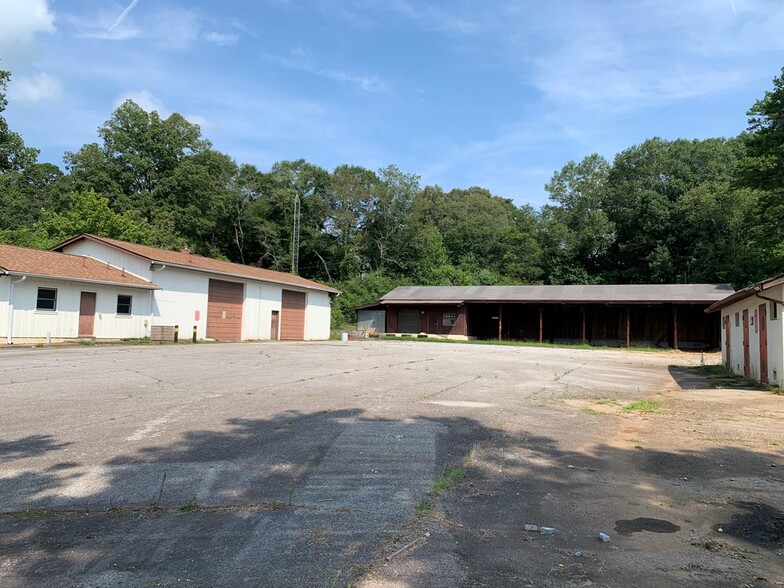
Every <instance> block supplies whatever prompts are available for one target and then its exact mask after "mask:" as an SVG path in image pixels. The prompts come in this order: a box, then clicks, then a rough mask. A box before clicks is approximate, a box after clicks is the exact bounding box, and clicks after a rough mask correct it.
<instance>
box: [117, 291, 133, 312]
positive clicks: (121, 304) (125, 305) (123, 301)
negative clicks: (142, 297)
mask: <svg viewBox="0 0 784 588" xmlns="http://www.w3.org/2000/svg"><path fill="white" fill-rule="evenodd" d="M132 301H133V297H131V296H128V295H126V294H118V295H117V314H131V302H132Z"/></svg>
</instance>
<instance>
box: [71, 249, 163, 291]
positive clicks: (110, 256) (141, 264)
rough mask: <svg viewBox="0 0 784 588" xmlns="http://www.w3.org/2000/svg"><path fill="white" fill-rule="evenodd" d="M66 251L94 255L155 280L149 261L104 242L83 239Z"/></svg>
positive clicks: (131, 272)
mask: <svg viewBox="0 0 784 588" xmlns="http://www.w3.org/2000/svg"><path fill="white" fill-rule="evenodd" d="M64 251H65V252H66V253H71V254H73V255H86V256H88V257H94V258H95V259H100V260H101V261H105V262H107V263H110V264H112V265H113V266H114V267H119V268H123V269H125V271H126V272H128V273H130V274H134V275H136V276H139V277H140V278H144V279H145V280H150V281H151V282H154V281H155V280H153V279H152V276H153V274H152V272H150V262H149V261H147V260H145V259H141V258H140V257H137V256H135V255H131V254H130V253H126V252H124V251H120V250H118V249H115V248H114V247H109V246H108V245H104V244H103V243H96V242H95V241H89V240H87V239H85V240H83V241H77V242H76V243H74V244H73V245H69V246H68V247H66V248H65V249H64Z"/></svg>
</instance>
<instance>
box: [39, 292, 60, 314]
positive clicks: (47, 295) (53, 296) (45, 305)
mask: <svg viewBox="0 0 784 588" xmlns="http://www.w3.org/2000/svg"><path fill="white" fill-rule="evenodd" d="M35 309H36V310H50V311H55V310H57V289H56V288H38V299H37V300H36V302H35Z"/></svg>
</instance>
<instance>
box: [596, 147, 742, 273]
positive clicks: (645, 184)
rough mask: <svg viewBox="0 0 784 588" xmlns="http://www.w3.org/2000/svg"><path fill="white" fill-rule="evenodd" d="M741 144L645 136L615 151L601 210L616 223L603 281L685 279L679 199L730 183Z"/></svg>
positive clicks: (688, 245) (686, 248)
mask: <svg viewBox="0 0 784 588" xmlns="http://www.w3.org/2000/svg"><path fill="white" fill-rule="evenodd" d="M742 149H743V146H742V144H740V142H738V141H737V140H725V139H706V140H694V141H686V140H683V139H678V140H676V141H665V140H663V139H659V138H653V139H649V140H647V141H645V142H643V143H642V144H640V145H636V146H634V147H631V148H629V149H626V150H624V151H622V152H621V153H619V154H618V155H617V156H616V157H615V160H614V162H613V165H612V168H611V170H610V172H609V174H608V176H607V188H606V200H605V205H604V207H603V210H604V211H605V213H606V215H607V218H608V219H609V221H610V222H611V223H613V225H614V227H615V240H614V242H613V244H612V253H611V258H612V259H611V260H610V262H609V263H608V264H607V269H606V270H605V271H604V272H603V273H602V275H603V281H605V282H610V283H612V282H616V283H648V282H654V283H656V282H689V281H692V279H693V278H692V276H693V272H692V271H691V269H690V265H689V264H690V261H689V259H690V255H689V250H690V249H691V246H692V244H691V243H690V242H688V241H687V240H686V239H685V237H684V235H685V234H686V231H685V230H684V229H685V227H684V226H683V219H682V217H681V216H679V214H678V202H679V200H680V198H682V197H683V196H684V194H686V193H688V192H689V191H690V190H693V189H695V188H697V187H698V186H700V185H702V184H704V183H714V184H720V183H723V182H727V181H730V180H731V179H732V178H733V177H734V174H735V173H736V171H737V167H738V161H739V159H740V156H741V154H742Z"/></svg>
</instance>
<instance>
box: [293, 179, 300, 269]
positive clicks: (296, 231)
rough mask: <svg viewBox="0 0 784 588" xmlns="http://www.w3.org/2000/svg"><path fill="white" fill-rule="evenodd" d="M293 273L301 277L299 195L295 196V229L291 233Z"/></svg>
mask: <svg viewBox="0 0 784 588" xmlns="http://www.w3.org/2000/svg"><path fill="white" fill-rule="evenodd" d="M291 273H292V274H294V275H299V195H298V194H295V195H294V227H293V228H292V231H291Z"/></svg>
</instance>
